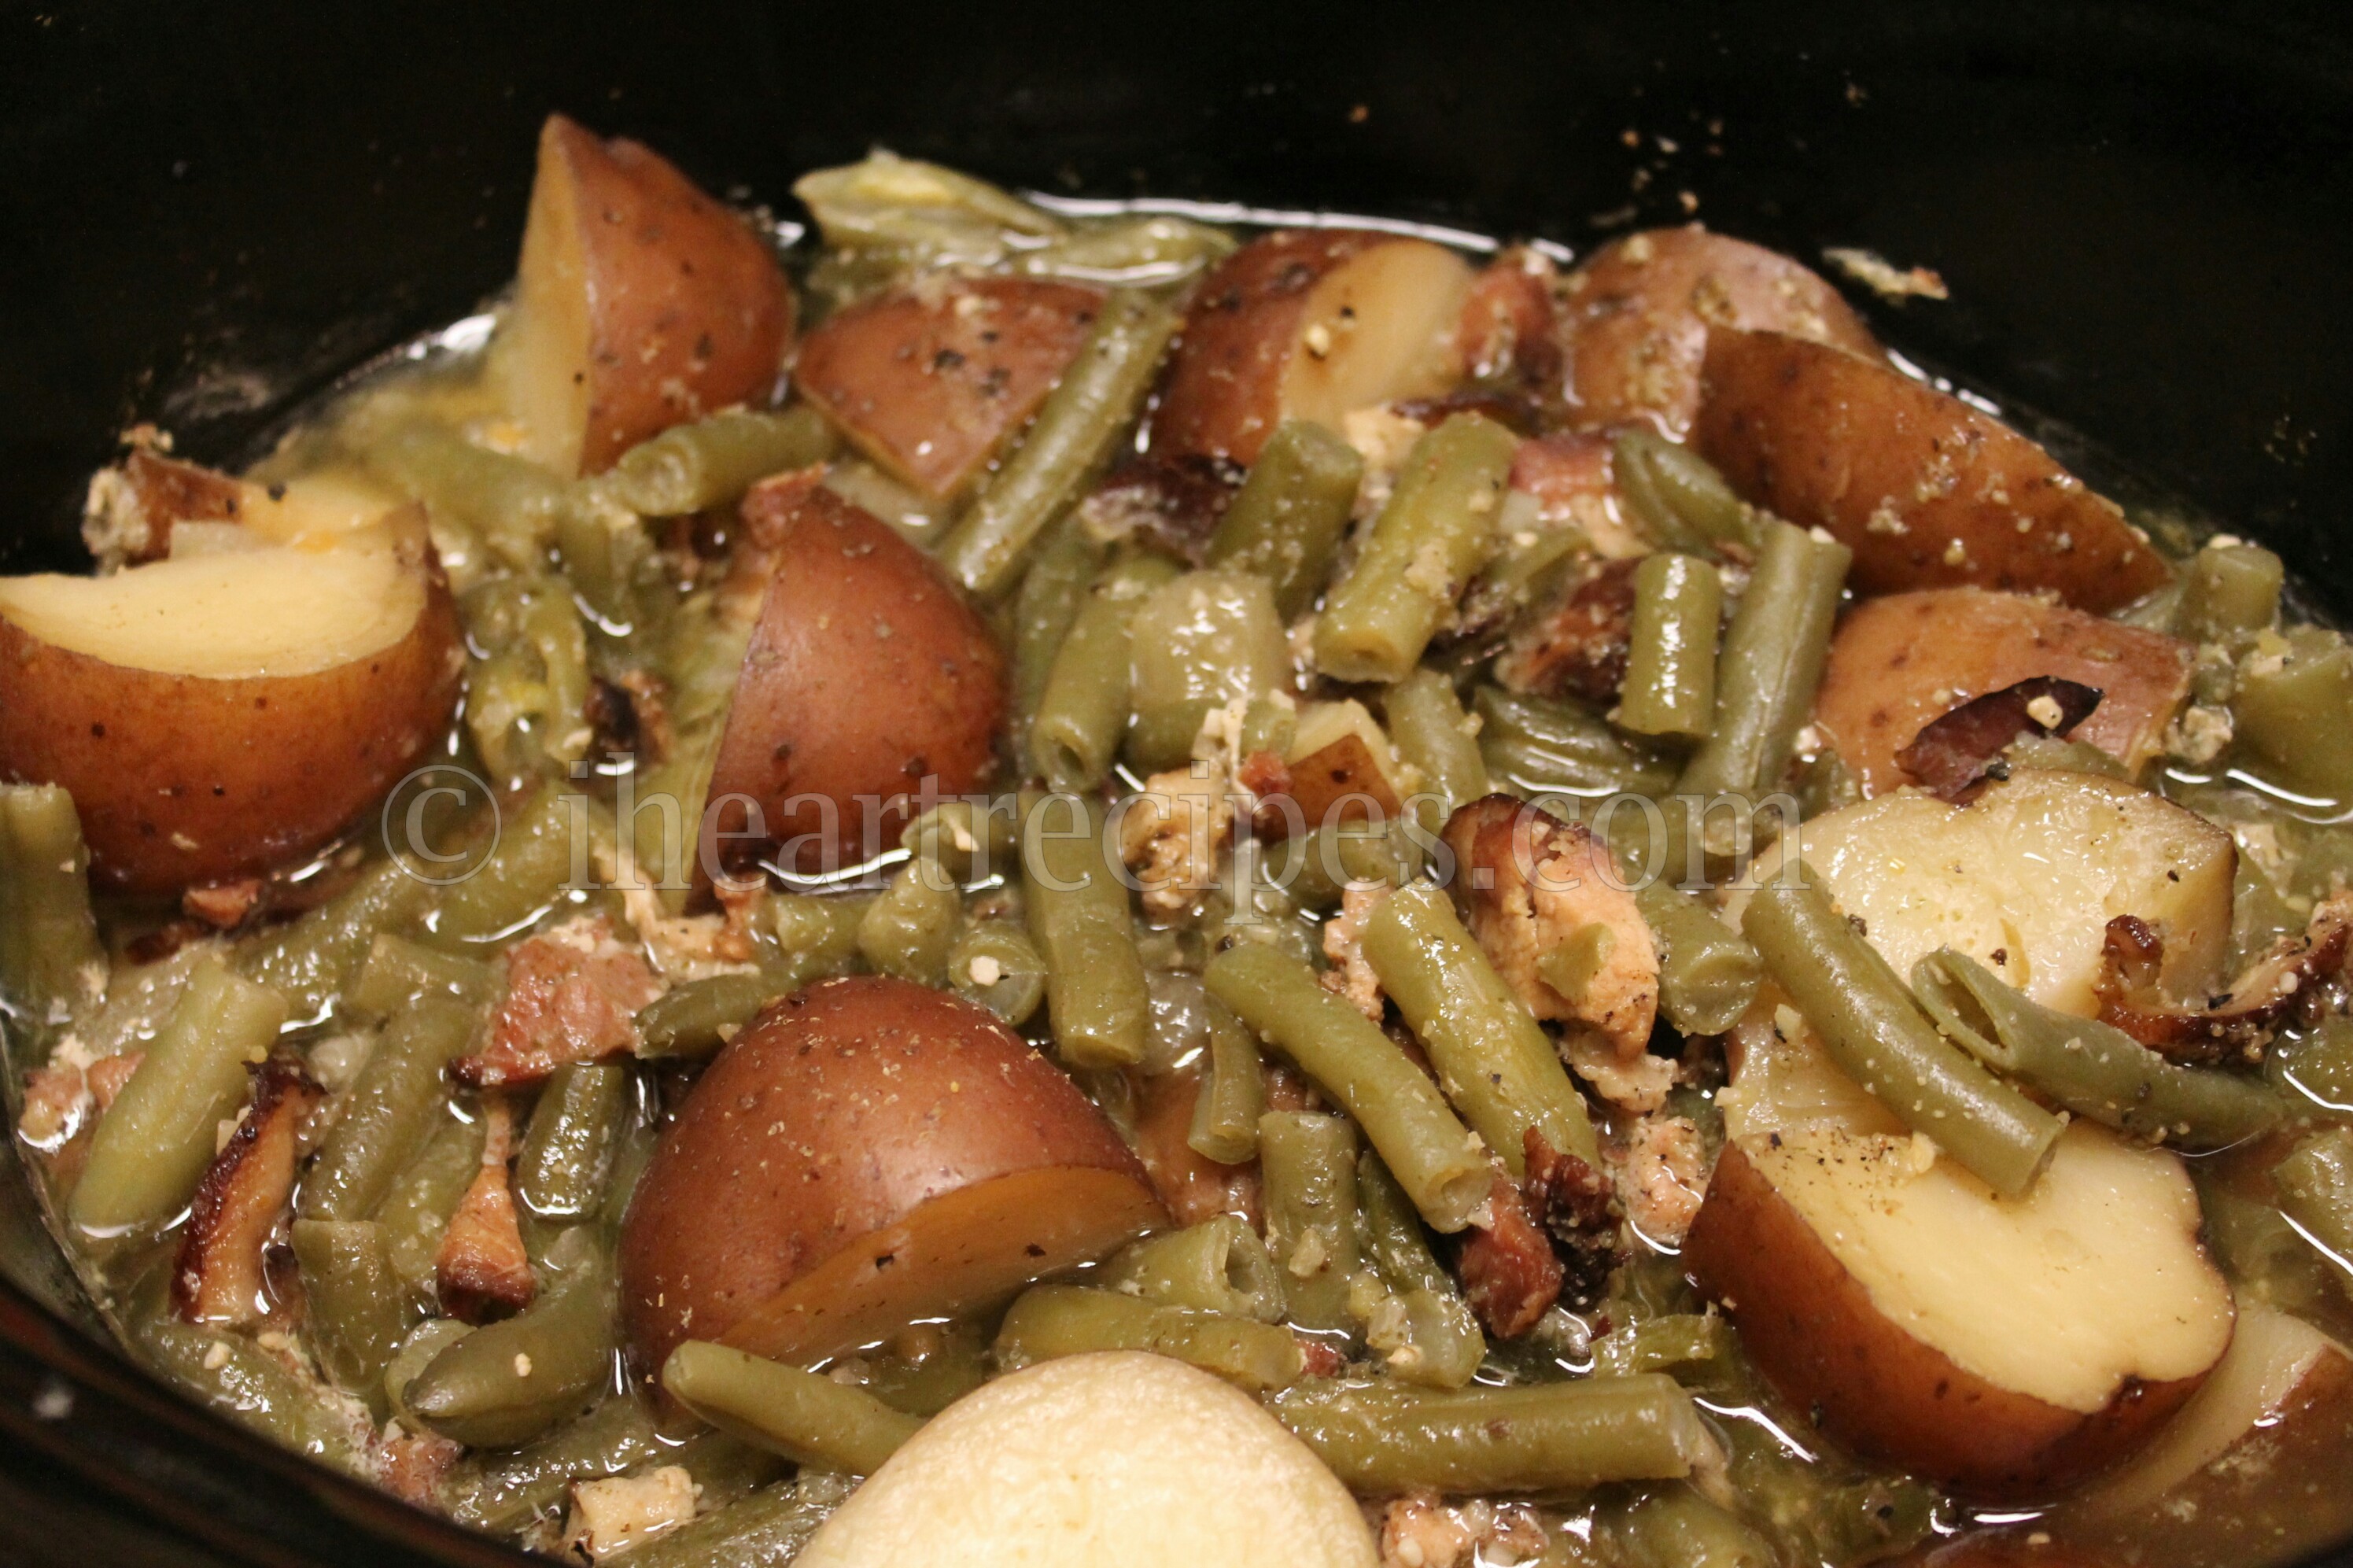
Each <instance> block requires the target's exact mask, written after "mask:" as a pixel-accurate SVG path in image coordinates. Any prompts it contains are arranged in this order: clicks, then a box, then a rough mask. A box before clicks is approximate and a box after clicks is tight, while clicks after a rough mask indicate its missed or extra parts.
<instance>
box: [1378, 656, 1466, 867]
mask: <svg viewBox="0 0 2353 1568" xmlns="http://www.w3.org/2000/svg"><path fill="white" fill-rule="evenodd" d="M1382 717H1383V718H1384V719H1385V720H1386V721H1387V727H1388V732H1389V740H1390V742H1391V743H1392V744H1393V745H1395V746H1396V747H1397V751H1398V756H1399V757H1401V758H1405V760H1406V762H1407V763H1408V764H1409V766H1410V767H1412V768H1415V769H1417V770H1418V771H1419V773H1420V774H1421V787H1422V788H1423V789H1425V790H1428V791H1430V792H1431V793H1432V794H1434V795H1435V796H1436V797H1437V799H1436V800H1433V801H1431V802H1430V805H1431V806H1432V808H1433V810H1432V811H1431V813H1430V818H1426V819H1425V820H1424V821H1423V824H1422V825H1423V826H1424V827H1426V828H1429V829H1430V830H1431V831H1433V832H1434V831H1436V830H1437V829H1438V828H1440V827H1442V826H1443V825H1444V824H1445V821H1446V816H1447V813H1449V812H1451V811H1452V810H1454V809H1455V808H1456V807H1458V806H1462V805H1465V804H1468V803H1469V802H1471V801H1472V800H1477V799H1479V798H1480V797H1481V796H1482V795H1484V794H1486V793H1487V759H1486V758H1484V757H1482V755H1480V751H1479V726H1477V725H1476V724H1474V723H1472V719H1471V716H1470V715H1468V714H1465V713H1464V712H1463V711H1462V702H1461V698H1459V697H1457V696H1456V695H1455V694H1454V685H1453V683H1451V681H1449V680H1447V679H1446V677H1445V676H1443V675H1440V674H1439V673H1437V672H1436V671H1434V670H1416V671H1415V672H1413V673H1411V674H1409V675H1408V676H1407V677H1406V678H1405V679H1404V680H1402V681H1399V682H1398V683H1396V684H1395V685H1393V686H1391V687H1390V688H1389V689H1388V697H1387V703H1386V706H1385V708H1384V710H1383V713H1382ZM1432 819H1434V820H1432Z"/></svg>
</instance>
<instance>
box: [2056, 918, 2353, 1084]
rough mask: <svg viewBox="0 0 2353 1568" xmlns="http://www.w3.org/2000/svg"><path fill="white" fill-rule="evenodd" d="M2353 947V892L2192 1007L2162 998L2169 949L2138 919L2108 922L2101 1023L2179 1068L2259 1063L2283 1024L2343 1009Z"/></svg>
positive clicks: (2307, 1019)
mask: <svg viewBox="0 0 2353 1568" xmlns="http://www.w3.org/2000/svg"><path fill="white" fill-rule="evenodd" d="M2349 946H2353V893H2339V894H2337V895H2335V896H2333V897H2330V898H2327V899H2325V900H2323V901H2322V903H2321V905H2320V906H2319V907H2318V908H2316V909H2315V910H2314V911H2313V912H2312V920H2311V922H2310V923H2309V924H2308V925H2307V926H2306V927H2305V929H2304V931H2303V933H2302V934H2301V935H2299V936H2292V937H2283V938H2280V939H2279V940H2278V941H2276V942H2274V944H2273V945H2272V948H2271V950H2270V951H2269V952H2267V953H2265V954H2263V956H2262V957H2261V958H2259V959H2255V960H2254V961H2253V963H2251V964H2249V965H2248V966H2247V967H2246V969H2243V970H2242V971H2241V972H2240V975H2239V978H2238V979H2236V980H2232V982H2231V988H2230V989H2229V990H2228V991H2222V992H2221V993H2220V994H2219V995H2215V996H2211V997H2208V998H2207V999H2206V1001H2205V1005H2204V1006H2202V1007H2199V1006H2189V1005H2184V1004H2183V1003H2180V1002H2178V1001H2171V1000H2170V999H2168V998H2167V997H2165V996H2163V995H2161V994H2159V992H2158V990H2157V988H2156V985H2155V983H2154V980H2153V976H2154V973H2155V965H2156V964H2157V962H2158V960H2159V959H2162V958H2163V956H2164V946H2163V944H2162V943H2161V942H2160V941H2159V940H2158V936H2157V933H2155V932H2154V931H2152V930H2150V929H2149V927H2147V924H2146V923H2144V922H2142V921H2140V920H2137V919H2134V918H2133V917H2132V916H2118V917H2117V918H2116V919H2114V920H2111V921H2109V922H2108V927H2107V939H2106V951H2107V959H2108V962H2107V965H2106V969H2105V973H2104V975H2103V977H2102V979H2101V981H2100V985H2099V988H2098V991H2099V998H2100V1021H2101V1022H2103V1023H2112V1024H2114V1025H2116V1027H2117V1028H2118V1029H2121V1030H2123V1031H2124V1032H2125V1033H2127V1034H2129V1035H2131V1036H2132V1037H2133V1038H2134V1039H2135V1040H2137V1041H2139V1042H2140V1043H2141V1044H2144V1045H2146V1046H2147V1047H2148V1048H2149V1049H2150V1050H2152V1051H2155V1052H2157V1053H2158V1054H2160V1055H2163V1056H2167V1057H2169V1058H2170V1059H2172V1060H2174V1061H2176V1062H2191V1063H2213V1062H2221V1061H2224V1060H2227V1059H2229V1058H2232V1057H2233V1056H2236V1057H2240V1058H2242V1059H2247V1060H2253V1059H2256V1058H2259V1057H2260V1056H2261V1054H2262V1052H2263V1047H2264V1046H2265V1045H2266V1044H2270V1042H2271V1039H2272V1036H2273V1035H2274V1033H2277V1032H2278V1031H2279V1029H2280V1027H2281V1026H2282V1025H2283V1024H2285V1023H2288V1022H2292V1021H2298V1020H2301V1021H2306V1022H2313V1021H2316V1020H2317V1019H2318V1018H2319V1017H2320V1015H2321V1014H2323V1013H2325V1012H2327V1011H2328V1010H2329V1009H2330V1008H2331V1007H2333V1006H2334V1005H2336V1004H2337V1002H2338V1001H2341V1000H2342V999H2341V997H2340V996H2339V995H2337V992H2339V991H2342V989H2343V984H2342V982H2343V980H2344V978H2345V971H2346V960H2347V959H2348V947H2349Z"/></svg>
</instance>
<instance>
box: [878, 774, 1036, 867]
mask: <svg viewBox="0 0 2353 1568" xmlns="http://www.w3.org/2000/svg"><path fill="white" fill-rule="evenodd" d="M899 844H900V847H901V848H902V849H904V850H907V851H908V852H910V853H913V854H916V855H920V856H923V857H925V858H927V859H930V860H934V861H937V862H938V863H940V864H941V865H942V866H944V867H945V868H946V869H947V871H948V873H949V874H950V875H952V876H955V877H957V878H959V879H961V880H963V881H965V882H976V881H978V880H980V879H981V878H984V877H988V876H1001V875H1004V874H1007V873H1008V872H1010V871H1011V870H1012V869H1013V867H1014V854H1015V853H1016V852H1017V851H1018V850H1019V849H1020V847H1021V802H1020V800H1019V799H1018V797H1016V796H1012V795H999V796H996V797H993V798H991V799H990V800H987V803H985V804H984V803H982V802H980V801H977V800H943V801H942V802H940V804H938V805H936V806H934V807H933V808H932V809H931V810H928V811H925V812H924V813H923V815H921V816H919V817H917V818H916V819H915V820H914V821H911V822H909V823H908V824H907V826H906V830H905V831H904V832H902V833H901V834H900V835H899Z"/></svg>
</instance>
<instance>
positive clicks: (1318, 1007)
mask: <svg viewBox="0 0 2353 1568" xmlns="http://www.w3.org/2000/svg"><path fill="white" fill-rule="evenodd" d="M1202 978H1203V979H1204V980H1206V981H1208V987H1209V991H1210V994H1211V995H1213V996H1215V997H1216V998H1217V999H1218V1000H1219V1001H1222V1002H1224V1003H1225V1004H1226V1005H1227V1006H1228V1007H1230V1008H1232V1009H1233V1010H1234V1012H1236V1013H1237V1014H1238V1015H1239V1016H1240V1018H1241V1020H1242V1022H1245V1023H1247V1024H1249V1025H1250V1027H1251V1028H1252V1029H1254V1030H1256V1031H1257V1032H1258V1033H1259V1035H1260V1037H1261V1038H1262V1039H1265V1040H1269V1041H1271V1042H1272V1043H1273V1044H1275V1045H1276V1046H1277V1047H1278V1048H1280V1049H1281V1050H1282V1052H1283V1054H1285V1055H1288V1056H1289V1057H1290V1058H1291V1059H1292V1060H1293V1061H1294V1062H1296V1063H1298V1064H1299V1065H1300V1066H1301V1068H1303V1070H1304V1071H1305V1072H1306V1074H1307V1075H1308V1076H1309V1077H1311V1078H1314V1080H1315V1081H1316V1083H1317V1084H1318V1085H1320V1086H1322V1087H1323V1088H1324V1091H1325V1092H1326V1093H1328V1094H1329V1095H1331V1096H1332V1097H1333V1098H1334V1099H1335V1100H1337V1101H1338V1102H1339V1104H1340V1105H1341V1107H1343V1108H1344V1109H1345V1110H1346V1111H1347V1113H1348V1114H1349V1115H1350V1116H1352V1117H1354V1118H1356V1125H1357V1126H1359V1127H1361V1128H1364V1129H1365V1136H1366V1138H1368V1139H1371V1140H1372V1144H1373V1147H1374V1148H1376V1149H1377V1150H1380V1151H1381V1158H1382V1159H1383V1160H1387V1161H1388V1166H1389V1169H1390V1170H1391V1171H1395V1172H1396V1173H1397V1179H1398V1184H1399V1185H1400V1186H1402V1187H1403V1188H1404V1189H1405V1190H1406V1192H1407V1193H1408V1194H1409V1196H1410V1197H1411V1198H1412V1199H1413V1202H1414V1207H1416V1208H1418V1209H1419V1210H1420V1211H1421V1213H1422V1217H1423V1218H1424V1219H1426V1220H1428V1221H1429V1222H1430V1225H1431V1227H1432V1228H1433V1229H1436V1230H1440V1231H1445V1232H1450V1233H1451V1232H1454V1231H1459V1230H1461V1228H1462V1227H1463V1226H1464V1225H1466V1224H1470V1223H1471V1215H1472V1211H1474V1210H1475V1209H1477V1208H1478V1207H1479V1205H1480V1204H1481V1203H1483V1202H1486V1199H1487V1191H1488V1188H1489V1186H1490V1184H1491V1182H1492V1179H1493V1178H1492V1173H1491V1171H1490V1170H1489V1167H1488V1164H1487V1150H1486V1148H1485V1146H1484V1145H1482V1143H1481V1142H1480V1140H1479V1139H1478V1137H1477V1135H1475V1134H1473V1133H1472V1132H1471V1131H1470V1130H1469V1129H1468V1128H1465V1127H1464V1126H1463V1125H1462V1123H1461V1121H1460V1120H1458V1119H1457V1118H1456V1117H1455V1115H1454V1112H1453V1111H1452V1110H1451V1108H1449V1107H1448V1106H1447V1104H1446V1100H1445V1097H1443V1096H1441V1095H1440V1093H1439V1092H1438V1088H1437V1086H1435V1085H1433V1084H1431V1083H1430V1080H1429V1079H1428V1078H1427V1077H1425V1076H1423V1075H1422V1072H1421V1069H1420V1068H1419V1067H1417V1066H1415V1065H1413V1063H1412V1062H1410V1061H1409V1060H1408V1059H1407V1057H1406V1054H1405V1053H1404V1051H1402V1050H1401V1049H1399V1048H1398V1044H1397V1043H1396V1042H1395V1041H1393V1040H1391V1039H1390V1038H1389V1037H1388V1035H1386V1034H1383V1033H1381V1031H1380V1026H1379V1025H1377V1024H1376V1023H1374V1022H1371V1021H1370V1020H1368V1019H1366V1017H1365V1015H1364V1014H1363V1013H1361V1012H1357V1011H1356V1009H1355V1008H1354V1007H1353V1006H1351V1005H1349V1003H1348V1002H1346V1001H1343V1000H1342V999H1341V998H1339V997H1337V996H1335V995H1334V994H1333V993H1332V992H1330V991H1325V990H1324V988H1323V986H1321V985H1319V984H1318V983H1316V980H1315V973H1314V970H1313V969H1309V968H1308V967H1307V966H1306V965H1305V964H1303V963H1301V962H1299V961H1298V960H1297V959H1291V958H1287V957H1285V956H1284V955H1282V954H1281V953H1278V952H1276V951H1275V950H1274V949H1273V948H1268V947H1264V946H1261V945H1260V944H1257V943H1243V944H1241V945H1240V946H1239V947H1235V948H1229V949H1227V950H1226V951H1225V952H1223V953H1220V954H1219V955H1218V957H1217V958H1215V959H1212V960H1211V961H1210V963H1209V967H1208V970H1207V971H1206V972H1205V973H1204V974H1203V976H1202ZM1265 1127H1266V1124H1265V1123H1263V1122H1261V1124H1260V1140H1261V1150H1260V1154H1261V1159H1263V1158H1264V1153H1265V1150H1264V1139H1265Z"/></svg>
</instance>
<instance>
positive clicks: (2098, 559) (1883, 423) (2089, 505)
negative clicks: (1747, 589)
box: [1691, 330, 2170, 612]
mask: <svg viewBox="0 0 2353 1568" xmlns="http://www.w3.org/2000/svg"><path fill="white" fill-rule="evenodd" d="M1701 379H1702V382H1703V396H1702V397H1701V401H1700V408H1699V416H1698V418H1697V419H1696V421H1695V422H1694V424H1693V426H1692V432H1691V440H1692V445H1693V446H1694V448H1696V449H1697V450H1698V451H1699V452H1700V454H1701V455H1702V456H1703V457H1704V458H1706V459H1707V460H1708V461H1710V462H1712V463H1714V464H1715V466H1716V467H1717V468H1718V469H1720V470H1722V471H1723V473H1724V477H1725V480H1726V481H1728V482H1730V483H1731V485H1732V487H1733V489H1735V490H1736V491H1738V492H1739V493H1740V496H1741V499H1742V500H1744V501H1747V502H1749V503H1752V504H1755V505H1757V506H1762V507H1764V508H1766V509H1767V511H1770V512H1774V513H1777V514H1779V515H1781V516H1783V517H1786V518H1788V520H1789V521H1790V522H1792V523H1796V524H1800V525H1801V526H1804V527H1809V528H1811V527H1820V528H1827V529H1829V530H1830V532H1831V533H1832V534H1834V535H1837V536H1838V540H1839V542H1840V543H1841V544H1842V545H1844V546H1847V547H1848V548H1849V549H1851V550H1852V551H1853V552H1854V566H1853V567H1852V570H1851V571H1850V573H1849V574H1848V577H1847V580H1848V582H1849V583H1850V584H1851V585H1852V587H1853V588H1855V590H1856V591H1857V592H1858V593H1863V594H1879V593H1904V592H1907V591H1909V590H1911V589H1913V588H1952V587H1957V586H1959V585H1961V584H1973V585H1975V586H1976V587H1978V588H2009V589H2012V590H2015V591H2017V592H2021V593H2024V592H2031V591H2033V590H2035V589H2038V588H2048V589H2050V590H2052V592H2054V593H2056V594H2057V595H2058V596H2059V597H2060V598H2061V599H2063V600H2065V601H2066V602H2067V603H2069V604H2071V605H2073V606H2074V607H2075V608H2076V609H2088V610H2093V611H2095V612H2097V611H2105V610H2111V609H2119V608H2121V607H2123V606H2125V605H2127V604H2130V603H2131V602H2132V601H2133V600H2135V599H2138V598H2140V597H2141V596H2142V595H2143V594H2145V593H2147V592H2149V591H2150V590H2151V589H2153V588H2158V587H2160V586H2161V585H2163V584H2164V582H2165V581H2166V579H2167V577H2168V576H2169V575H2170V574H2169V573H2168V570H2167V568H2166V565H2165V563H2164V562H2163V561H2162V560H2160V559H2158V555H2157V552H2156V551H2155V550H2153V549H2151V548H2150V547H2149V543H2148V538H2147V535H2144V534H2143V533H2142V532H2141V531H2140V530H2139V529H2137V528H2136V527H2134V526H2133V525H2132V524H2129V523H2127V522H2126V521H2125V515H2124V513H2123V512H2121V511H2120V510H2118V509H2117V507H2116V503H2114V502H2111V501H2109V500H2107V499H2105V497H2102V496H2098V495H2094V494H2093V493H2092V492H2090V491H2089V490H2087V489H2085V488H2084V482H2083V481H2081V480H2079V479H2077V478H2076V477H2075V476H2074V475H2073V474H2071V473H2069V472H2068V471H2066V470H2065V469H2063V468H2061V467H2060V466H2059V465H2058V464H2057V463H2056V462H2054V461H2052V458H2051V454H2050V453H2049V452H2046V451H2044V450H2042V448H2041V447H2039V446H2037V445H2035V444H2034V443H2033V442H2032V441H2031V440H2027V439H2026V438H2025V437H2024V436H2021V435H2020V434H2019V433H2018V432H2017V431H2015V430H2013V429H2010V427H2009V426H2007V425H2005V424H2003V423H2002V422H2001V421H2000V420H1999V419H1996V418H1993V417H1992V416H1991V415H1989V414H1982V413H1979V412H1978V410H1977V409H1975V408H1970V407H1969V406H1968V404H1967V403H1964V402H1962V401H1961V400H1960V399H1959V398H1957V397H1951V396H1949V395H1948V394H1946V393H1943V392H1939V391H1937V390H1936V388H1935V387H1926V386H1923V385H1922V384H1921V383H1919V382H1917V381H1915V380H1913V379H1912V378H1911V377H1910V376H1905V375H1904V374H1903V373H1901V372H1900V371H1897V370H1894V369H1892V368H1890V367H1889V366H1884V365H1880V364H1874V363H1873V362H1872V361H1869V360H1866V359H1862V358H1860V357H1858V356H1857V355H1852V354H1848V353H1844V352H1842V351H1841V350H1840V349H1837V348H1833V347H1829V346H1826V345H1824V344H1819V343H1810V342H1807V341H1806V340H1804V339H1803V338H1797V337H1788V336H1783V335H1781V334H1777V333H1756V332H1727V331H1721V330H1719V331H1716V332H1714V333H1711V334H1709V336H1708V345H1707V357H1706V361H1705V363H1704V366H1703V367H1702V376H1701Z"/></svg>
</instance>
